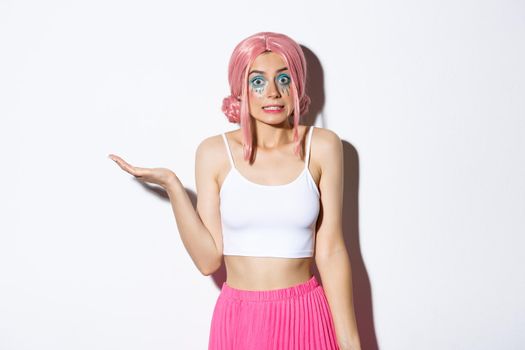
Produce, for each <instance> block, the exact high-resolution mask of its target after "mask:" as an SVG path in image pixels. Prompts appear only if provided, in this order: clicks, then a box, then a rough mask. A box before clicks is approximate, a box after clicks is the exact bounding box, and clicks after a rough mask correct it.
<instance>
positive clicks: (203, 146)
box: [195, 134, 227, 179]
mask: <svg viewBox="0 0 525 350" xmlns="http://www.w3.org/2000/svg"><path fill="white" fill-rule="evenodd" d="M225 160H227V159H226V151H225V145H224V140H223V139H222V135H221V134H218V135H213V136H209V137H207V138H205V139H204V140H202V141H201V143H200V144H199V145H198V146H197V150H196V152H195V170H196V175H197V176H199V173H201V172H200V170H202V173H206V174H208V175H212V177H213V178H214V179H216V178H217V176H218V174H219V172H220V170H221V169H222V168H223V167H224V161H225Z"/></svg>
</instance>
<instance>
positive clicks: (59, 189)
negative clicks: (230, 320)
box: [0, 0, 525, 350]
mask: <svg viewBox="0 0 525 350" xmlns="http://www.w3.org/2000/svg"><path fill="white" fill-rule="evenodd" d="M266 30H268V31H277V32H282V33H285V34H287V35H289V36H291V37H292V38H294V39H295V40H297V41H298V42H299V43H300V44H301V45H303V46H304V47H305V48H307V49H308V50H309V51H310V53H309V63H310V64H311V73H312V75H311V80H310V89H311V91H312V98H314V104H313V111H312V113H310V116H309V117H308V118H309V119H307V120H306V119H305V123H307V124H312V123H313V124H315V125H317V126H320V127H325V128H329V129H331V130H333V131H335V132H336V133H337V134H338V135H339V136H340V137H341V139H342V140H343V142H344V146H345V147H344V148H345V174H346V182H345V236H346V239H347V243H348V246H349V251H350V255H351V259H352V266H353V269H354V284H355V286H354V294H355V298H356V312H357V316H358V320H359V328H360V333H361V341H362V344H363V349H387V350H396V349H400V350H401V349H436V350H437V349H476V350H483V349H487V350H489V349H490V350H493V349H519V348H521V347H522V346H523V345H522V344H523V343H524V342H525V336H524V333H523V325H524V324H525V300H524V298H523V295H525V271H524V264H525V261H524V260H525V259H524V257H523V247H524V244H525V239H524V233H525V181H524V179H525V153H524V151H525V138H524V136H525V119H524V118H525V108H524V107H525V98H524V97H525V65H524V64H523V62H525V40H524V34H525V5H524V3H523V2H521V1H496V0H492V1H433V2H430V1H398V2H392V1H363V2H348V1H339V2H338V1H322V2H318V1H315V2H313V1H312V2H304V1H280V2H276V1H265V2H256V1H250V2H246V1H231V2H211V1H210V2H209V3H205V2H188V1H186V2H180V3H179V2H174V1H148V2H146V1H143V2H138V1H116V0H109V1H108V0H105V1H89V2H87V1H86V2H80V1H76V2H74V1H5V0H2V1H0V113H1V128H0V139H1V143H0V149H1V150H0V152H1V153H0V156H1V160H2V163H1V166H2V171H1V176H2V181H1V185H0V186H1V187H0V189H1V192H0V193H1V198H2V200H1V202H0V203H1V205H2V207H1V208H0V209H1V214H0V215H1V220H0V223H1V224H0V230H1V234H0V349H2V350H22V349H35V350H36V349H38V350H42V349H53V350H66V349H67V350H70V349H75V350H83V349H127V350H138V349H156V350H162V349H205V348H206V347H207V341H208V332H209V324H210V321H211V314H212V311H213V307H214V304H215V300H216V297H217V296H218V294H219V288H220V284H221V283H222V281H223V280H224V278H225V276H224V271H221V272H219V273H218V274H217V275H216V276H213V277H212V276H209V277H208V276H203V275H201V274H200V273H199V271H198V270H197V268H196V267H195V266H194V265H193V263H192V261H191V259H190V257H189V255H188V254H187V252H186V251H185V249H184V247H183V245H182V243H181V241H180V238H179V234H178V232H177V228H176V224H175V220H174V217H173V213H172V211H171V206H170V203H169V201H168V200H167V198H166V197H165V195H163V194H162V192H161V191H157V190H156V188H150V187H148V186H144V185H142V184H141V183H140V182H139V181H136V180H134V178H133V177H132V176H131V175H129V174H127V173H125V172H123V171H122V170H121V169H120V168H119V167H118V166H117V165H116V164H115V163H114V162H113V161H111V160H110V159H108V158H107V154H109V153H115V154H117V155H120V156H122V157H123V158H124V159H125V160H127V161H129V162H130V163H132V164H133V165H137V166H144V167H168V168H170V169H172V170H173V171H175V173H176V174H177V175H178V176H179V178H180V179H181V180H182V181H183V183H184V184H185V186H186V188H187V189H188V191H189V192H190V193H192V194H193V196H194V190H195V187H194V186H195V182H194V155H195V149H196V146H197V145H198V144H199V143H200V142H201V141H202V140H203V139H204V138H206V137H208V136H212V135H216V134H219V133H221V132H224V131H227V130H233V129H235V128H237V126H236V125H234V124H230V123H228V121H227V120H226V118H225V116H224V115H223V114H222V113H221V111H220V107H221V103H222V98H223V97H225V96H227V95H228V94H229V90H228V84H227V64H228V59H229V57H230V54H231V52H232V50H233V48H234V46H235V45H236V44H237V43H238V42H239V41H240V40H242V39H243V38H245V37H246V36H248V35H251V34H253V33H256V32H259V31H266Z"/></svg>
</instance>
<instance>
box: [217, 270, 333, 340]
mask: <svg viewBox="0 0 525 350" xmlns="http://www.w3.org/2000/svg"><path fill="white" fill-rule="evenodd" d="M289 349H290V350H309V349H311V350H328V349H329V350H332V349H335V350H337V349H339V346H338V345H337V340H336V336H335V329H334V324H333V319H332V314H331V312H330V308H329V305H328V301H327V299H326V295H325V293H324V290H323V287H322V286H321V285H320V284H319V283H318V282H317V279H316V278H315V275H314V276H312V277H311V278H310V279H309V280H308V281H306V282H304V283H301V284H297V285H294V286H291V287H288V288H282V289H272V290H258V291H252V290H242V289H236V288H232V287H230V286H228V285H227V284H226V282H224V283H223V285H222V289H221V292H220V294H219V297H218V299H217V302H216V304H215V309H214V311H213V316H212V320H211V327H210V336H209V345H208V350H289Z"/></svg>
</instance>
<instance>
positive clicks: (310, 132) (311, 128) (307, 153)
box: [304, 125, 314, 168]
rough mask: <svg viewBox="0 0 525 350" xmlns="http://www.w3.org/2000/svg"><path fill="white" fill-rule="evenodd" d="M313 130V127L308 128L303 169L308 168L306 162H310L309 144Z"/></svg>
mask: <svg viewBox="0 0 525 350" xmlns="http://www.w3.org/2000/svg"><path fill="white" fill-rule="evenodd" d="M313 130H314V126H313V125H312V126H310V130H308V138H307V140H306V156H305V157H304V167H305V168H308V161H309V160H310V144H311V143H312V132H313Z"/></svg>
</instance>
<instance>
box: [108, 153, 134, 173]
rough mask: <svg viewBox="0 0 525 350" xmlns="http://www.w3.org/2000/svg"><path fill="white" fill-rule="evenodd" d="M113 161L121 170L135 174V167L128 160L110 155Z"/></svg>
mask: <svg viewBox="0 0 525 350" xmlns="http://www.w3.org/2000/svg"><path fill="white" fill-rule="evenodd" d="M110 158H111V159H112V160H113V161H115V163H117V165H118V166H119V167H121V168H122V170H125V171H127V172H128V173H130V174H132V175H136V174H135V173H136V169H137V168H136V167H134V166H133V165H131V164H129V163H128V162H126V161H125V160H124V159H122V158H120V157H119V156H113V157H110Z"/></svg>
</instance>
